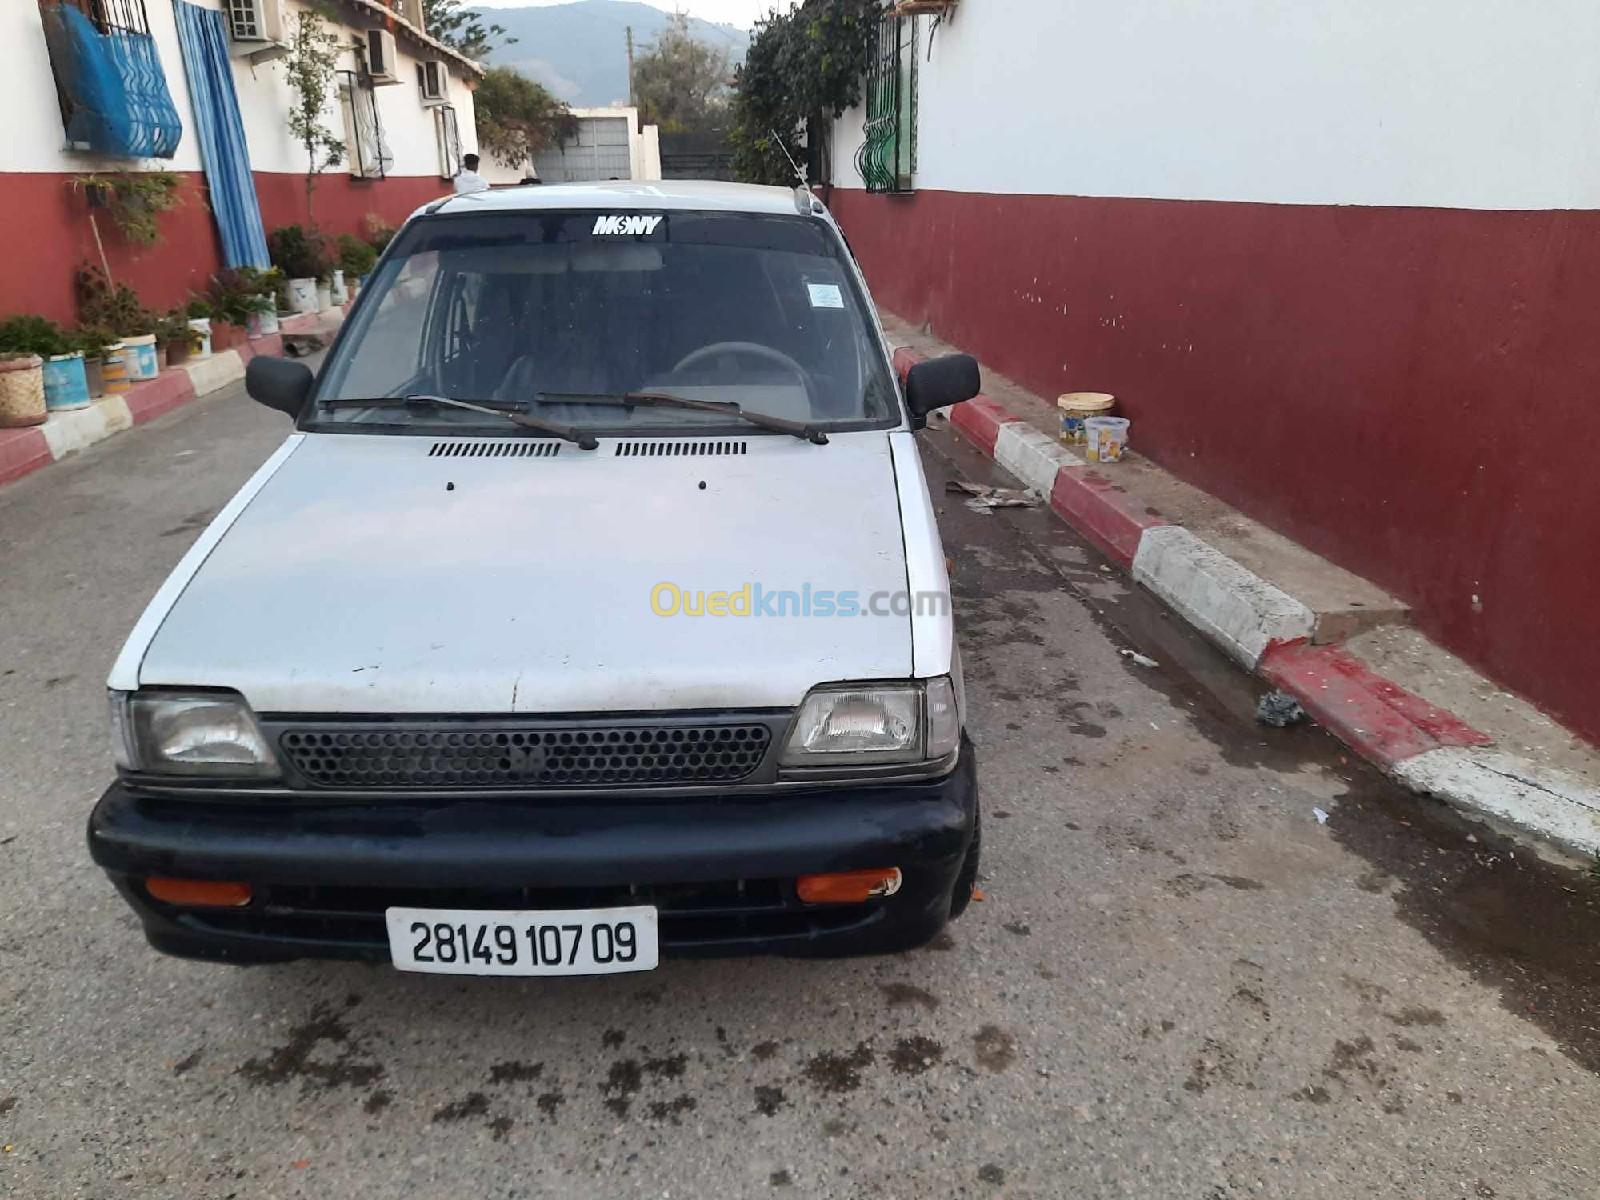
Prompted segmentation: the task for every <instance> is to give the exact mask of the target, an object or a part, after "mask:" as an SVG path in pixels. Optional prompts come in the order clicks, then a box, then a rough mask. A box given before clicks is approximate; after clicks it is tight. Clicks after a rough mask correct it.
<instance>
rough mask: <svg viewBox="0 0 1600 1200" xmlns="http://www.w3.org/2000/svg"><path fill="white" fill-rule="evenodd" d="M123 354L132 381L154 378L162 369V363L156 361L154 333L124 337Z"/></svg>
mask: <svg viewBox="0 0 1600 1200" xmlns="http://www.w3.org/2000/svg"><path fill="white" fill-rule="evenodd" d="M122 355H123V361H124V362H125V363H126V365H127V369H128V379H129V381H130V382H133V383H143V382H144V381H145V380H146V379H154V378H155V377H156V375H157V374H159V373H160V371H161V364H160V363H159V362H157V361H156V335H155V334H153V333H141V334H140V335H139V336H138V337H130V338H123V339H122Z"/></svg>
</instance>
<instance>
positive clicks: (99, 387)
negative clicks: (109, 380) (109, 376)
mask: <svg viewBox="0 0 1600 1200" xmlns="http://www.w3.org/2000/svg"><path fill="white" fill-rule="evenodd" d="M105 369H106V360H105V359H103V358H86V359H84V360H83V378H84V382H85V384H86V385H87V386H88V388H89V399H91V400H98V399H99V398H100V397H101V396H104V395H105V394H106V380H105Z"/></svg>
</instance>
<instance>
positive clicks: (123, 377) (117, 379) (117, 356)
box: [100, 342, 128, 396]
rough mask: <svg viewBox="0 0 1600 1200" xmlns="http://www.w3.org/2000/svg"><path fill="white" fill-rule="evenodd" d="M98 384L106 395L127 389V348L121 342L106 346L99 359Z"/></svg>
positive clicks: (115, 394) (113, 394)
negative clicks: (102, 355) (103, 353)
mask: <svg viewBox="0 0 1600 1200" xmlns="http://www.w3.org/2000/svg"><path fill="white" fill-rule="evenodd" d="M100 384H101V386H102V387H103V388H104V389H105V394H106V395H108V396H120V395H122V393H123V392H125V391H127V390H128V350H127V347H126V346H124V345H123V344H122V343H121V342H118V343H117V344H116V345H115V346H111V347H110V348H108V349H107V350H106V352H105V355H104V357H102V358H101V359H100Z"/></svg>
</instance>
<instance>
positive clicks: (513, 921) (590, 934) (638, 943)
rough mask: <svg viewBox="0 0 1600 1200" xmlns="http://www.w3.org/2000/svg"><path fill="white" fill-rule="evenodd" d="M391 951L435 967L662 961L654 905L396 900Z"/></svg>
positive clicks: (397, 960)
mask: <svg viewBox="0 0 1600 1200" xmlns="http://www.w3.org/2000/svg"><path fill="white" fill-rule="evenodd" d="M384 916H385V918H386V919H387V921H388V925H389V953H390V955H391V956H392V957H393V959H394V965H395V966H396V967H398V968H399V969H400V970H402V971H426V972H429V973H431V974H435V975H620V974H622V973H623V972H626V971H653V970H655V969H656V965H657V962H658V955H657V951H656V910H655V909H654V908H648V907H641V908H586V909H569V910H561V911H555V912H516V911H511V912H484V911H480V910H472V911H462V910H456V909H440V908H391V909H389V910H388V911H387V912H386V913H385V914H384Z"/></svg>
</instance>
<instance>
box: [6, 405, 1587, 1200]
mask: <svg viewBox="0 0 1600 1200" xmlns="http://www.w3.org/2000/svg"><path fill="white" fill-rule="evenodd" d="M284 432H285V423H284V422H283V421H282V419H281V418H279V417H277V416H275V415H274V414H271V413H268V412H266V411H264V410H261V409H259V408H256V407H254V406H252V405H251V404H249V403H248V402H247V401H245V400H243V399H242V398H241V397H240V396H238V395H237V394H225V395H223V396H220V397H218V398H214V399H212V400H209V401H205V402H201V403H199V404H196V405H193V406H191V407H189V408H187V409H185V410H182V411H179V412H177V413H174V414H171V415H170V416H168V417H166V418H164V419H162V420H160V421H157V422H154V423H152V424H151V425H148V426H145V427H142V428H140V429H138V430H135V431H134V432H132V433H129V434H125V435H123V436H121V437H118V438H115V439H113V440H112V441H110V442H107V443H103V444H102V445H100V446H98V447H95V448H93V449H91V450H90V451H88V452H86V453H84V454H82V455H80V456H78V457H76V458H74V459H72V460H70V461H68V462H66V463H63V464H61V465H58V466H55V467H52V468H50V469H49V470H46V471H44V472H41V473H39V474H38V475H35V476H33V477H30V478H29V479H26V480H23V481H21V482H19V483H17V484H15V485H12V486H10V487H8V488H6V489H4V490H3V491H0V1143H3V1149H0V1195H4V1196H7V1197H18V1198H23V1197H27V1198H32V1197H50V1198H54V1197H66V1196H85V1197H162V1198H167V1197H185V1198H187V1197H207V1198H210V1197H226V1196H237V1197H251V1198H256V1197H307V1198H318V1200H322V1198H327V1197H386V1198H387V1197H402V1196H403V1197H452V1198H454V1197H465V1196H471V1197H490V1196H493V1197H513V1196H517V1197H520V1196H596V1197H623V1196H655V1197H670V1196H682V1197H692V1196H701V1195H716V1196H719V1197H731V1196H774V1197H778V1196H785V1195H793V1196H841V1197H842V1196H849V1197H875V1198H880V1197H919V1198H920V1197H925V1196H932V1195H956V1196H977V1197H988V1196H1008V1197H1022V1196H1038V1197H1057V1196H1085V1197H1102V1196H1144V1197H1162V1198H1166V1197H1176V1198H1181V1200H1231V1198H1234V1197H1244V1196H1271V1197H1279V1196H1281V1197H1296V1198H1307V1197H1338V1198H1339V1200H1348V1198H1349V1197H1352V1196H1362V1197H1366V1196H1397V1197H1451V1198H1454V1197H1490V1196H1500V1197H1591V1196H1596V1195H1600V1131H1597V1117H1600V1081H1597V1079H1596V1077H1595V1071H1596V1070H1597V1069H1600V1032H1597V1029H1596V1026H1597V1025H1600V1021H1597V1020H1596V998H1597V996H1600V969H1597V966H1596V955H1595V950H1594V943H1593V937H1592V934H1593V931H1594V929H1595V921H1596V911H1597V910H1596V899H1597V896H1600V892H1597V889H1596V888H1595V887H1594V886H1593V885H1591V884H1590V883H1589V882H1588V880H1587V879H1586V878H1585V876H1584V875H1583V874H1581V873H1578V872H1574V871H1570V870H1565V869H1561V868H1558V867H1554V866H1550V865H1547V864H1545V863H1544V862H1542V861H1541V860H1540V859H1539V858H1538V857H1537V856H1535V855H1534V854H1531V853H1529V852H1528V851H1527V850H1526V849H1522V848H1518V847H1513V846H1511V845H1510V844H1508V843H1507V842H1505V841H1504V840H1503V839H1501V838H1500V837H1498V836H1496V835H1495V834H1493V833H1491V832H1490V831H1488V830H1486V829H1483V828H1480V827H1475V826H1471V825H1468V824H1466V823H1464V822H1462V821H1460V820H1459V819H1457V818H1454V817H1452V816H1450V815H1448V814H1447V813H1445V812H1443V810H1440V809H1438V808H1435V807H1433V806H1430V805H1427V804H1425V803H1423V802H1420V801H1417V800H1414V799H1412V798H1409V797H1405V796H1401V795H1398V794H1396V793H1395V792H1394V791H1392V790H1391V789H1390V788H1389V787H1387V786H1386V785H1385V784H1384V783H1383V782H1382V781H1381V780H1379V779H1378V778H1377V777H1375V776H1373V775H1372V774H1370V773H1369V772H1367V771H1366V770H1365V769H1364V768H1361V767H1359V766H1356V765H1352V764H1349V763H1347V762H1345V761H1344V760H1343V758H1342V757H1341V756H1340V752H1339V750H1338V748H1337V747H1336V746H1335V745H1334V744H1333V743H1331V742H1330V741H1328V740H1327V739H1326V738H1324V737H1323V736H1322V735H1321V734H1320V733H1318V732H1317V731H1315V730H1311V729H1301V730H1295V731H1291V732H1287V733H1280V732H1276V731H1268V730H1264V729H1262V728H1260V727H1258V726H1257V725H1255V724H1254V722H1253V721H1252V720H1251V718H1250V709H1251V706H1252V704H1253V701H1254V692H1253V690H1252V688H1251V685H1250V683H1249V681H1248V680H1246V679H1245V678H1244V677H1242V676H1241V675H1239V674H1238V673H1236V672H1235V671H1234V670H1233V669H1232V668H1231V667H1230V666H1228V665H1227V664H1226V663H1225V662H1224V661H1223V660H1222V659H1221V658H1220V657H1219V656H1217V655H1215V654H1214V653H1213V652H1211V651H1210V649H1209V648H1207V647H1205V646H1204V645H1201V644H1199V643H1197V642H1196V641H1195V640H1194V639H1192V638H1191V637H1189V636H1188V635H1187V634H1185V633H1184V632H1182V631H1181V630H1179V629H1177V628H1174V627H1173V626H1172V625H1171V624H1170V623H1169V622H1167V621H1166V620H1165V619H1164V618H1163V617H1162V615H1161V613H1160V611H1159V609H1157V608H1156V607H1155V606H1153V605H1151V604H1150V603H1149V602H1148V601H1147V600H1146V599H1145V598H1144V597H1142V596H1140V595H1139V594H1137V593H1132V592H1130V591H1129V590H1128V589H1127V588H1126V586H1125V585H1124V584H1123V583H1122V582H1121V581H1119V580H1118V579H1117V577H1116V576H1114V575H1113V574H1111V573H1109V572H1108V571H1106V570H1105V569H1103V567H1102V565H1101V564H1100V562H1099V560H1098V559H1097V558H1096V557H1095V556H1094V555H1093V553H1092V552H1090V551H1087V550H1085V549H1084V548H1082V547H1081V546H1080V545H1079V544H1078V543H1076V542H1075V541H1074V540H1073V538H1072V537H1071V535H1070V534H1068V533H1067V532H1066V531H1065V530H1064V529H1062V528H1061V527H1060V526H1059V525H1057V524H1056V523H1054V522H1053V521H1052V520H1051V518H1049V516H1048V515H1047V514H1044V513H1040V512H1037V511H1013V512H1003V513H1000V514H996V515H979V514H976V513H973V512H970V511H968V510H967V509H966V508H965V506H964V505H963V504H962V503H961V501H960V500H959V499H957V498H955V497H944V496H940V497H938V498H937V499H938V502H939V503H940V505H941V507H942V508H943V510H944V513H943V520H944V522H945V539H946V545H947V549H948V550H949V552H950V553H951V555H952V556H953V557H954V558H955V560H956V578H957V590H958V603H959V612H960V617H961V620H962V622H963V638H964V646H965V658H966V663H967V667H968V688H969V693H970V696H971V701H972V708H973V725H974V734H975V738H976V741H977V744H978V748H979V753H980V755H981V778H982V787H983V793H984V797H985V804H986V806H987V809H986V811H987V821H986V842H987V846H986V849H987V858H986V864H985V870H984V878H983V887H984V891H985V898H984V901H983V902H982V903H980V904H975V905H974V906H973V908H972V911H971V913H970V914H969V915H968V916H967V917H966V918H964V919H963V920H962V921H961V922H959V923H958V924H957V925H955V926H953V927H952V929H951V931H950V933H949V934H948V935H947V936H946V937H944V938H942V939H941V940H940V941H939V942H938V943H936V944H935V945H934V946H932V947H930V948H929V949H927V950H924V951H920V952H917V953H914V954H910V955H906V956H902V957H898V958H893V959H879V960H865V961H852V962H842V963H828V962H812V963H794V962H785V961H750V962H730V963H668V964H667V965H665V966H664V967H663V968H662V969H661V970H660V971H658V972H656V973H654V974H652V975H648V976H640V977H627V978H620V977H619V978H613V979H605V980H598V981H595V980H577V981H561V982H508V981H479V980H469V981H452V980H450V979H446V978H433V977H419V976H405V975H400V974H398V973H395V972H393V971H390V970H388V969H378V968H372V967H363V966H351V965H329V964H297V965H292V966H287V967H274V968H258V969H252V970H237V969H230V968H221V967H210V966H201V965H194V964H187V963H183V962H179V961H175V960H171V959H167V958H163V957H160V956H157V955H156V954H154V953H153V952H151V951H150V950H148V949H147V948H146V946H145V944H144V942H143V939H142V938H141V936H140V934H139V932H138V930H137V928H136V926H135V922H134V920H133V918H132V917H131V915H130V914H129V913H128V912H126V911H125V910H124V908H123V905H122V903H121V901H120V900H118V899H117V898H116V897H115V896H114V895H113V893H112V891H111V889H110V888H109V886H107V884H106V883H105V881H104V880H103V879H102V878H101V877H100V875H99V874H98V872H97V871H96V870H95V869H94V868H93V866H92V865H91V864H90V863H89V861H88V858H87V855H86V853H85V850H84V845H83V823H84V818H85V816H86V814H87V812H88V810H89V807H90V805H91V804H92V803H93V800H94V799H95V797H96V796H97V795H98V791H99V788H100V787H101V786H102V784H103V783H104V781H105V779H106V776H107V772H108V770H109V767H108V758H107V750H106V741H107V739H106V734H105V729H104V725H105V721H104V716H103V708H104V701H103V694H102V686H103V680H104V678H105V675H106V671H107V669H108V667H109V666H110V663H111V660H112V657H113V656H114V654H115V652H116V650H117V647H118V646H119V644H120V642H121V640H122V638H123V636H124V634H125V633H126V631H127V630H128V628H129V627H130V626H131V625H132V623H133V621H134V619H135V617H136V616H137V614H138V613H139V611H140V609H141V607H142V606H143V604H144V603H145V600H146V599H147V598H148V597H149V596H150V594H151V593H152V592H153V591H154V590H155V588H156V587H157V585H158V584H159V583H160V581H161V579H162V578H163V576H164V575H165V573H166V572H167V570H168V569H169V568H170V567H171V566H172V565H173V564H174V563H175V562H176V561H177V560H178V558H179V556H180V555H181V554H182V552H183V550H184V548H185V547H186V546H187V545H188V543H189V542H190V541H191V540H192V539H193V538H194V537H195V535H196V534H197V533H198V532H199V530H200V529H201V528H202V527H203V526H204V525H205V523H206V522H207V521H208V520H209V519H210V517H211V515H212V514H213V513H215V512H216V511H217V510H218V509H219V508H220V507H221V506H222V504H223V503H224V502H225V501H226V499H227V498H228V496H229V495H230V494H231V493H232V492H233V490H234V489H235V487H236V486H237V485H238V484H239V483H240V482H241V481H242V480H243V479H244V478H245V477H246V476H247V475H248V474H249V473H250V471H251V470H252V468H253V467H254V466H255V465H256V463H258V462H259V461H260V460H261V459H263V458H264V457H265V456H266V455H267V454H268V453H269V452H270V451H271V449H272V448H273V447H274V446H275V445H276V444H277V442H278V440H279V438H280V437H281V436H282V435H283V433H284ZM928 446H929V449H930V453H929V454H928V460H929V464H930V469H931V470H932V472H933V474H934V476H935V478H936V479H937V480H939V481H940V483H941V485H942V481H943V480H944V479H946V478H949V477H951V476H953V475H956V474H961V475H964V476H966V477H968V478H976V479H988V478H990V475H989V468H987V467H986V466H985V465H984V464H983V463H982V462H981V460H979V459H977V458H976V457H975V456H973V455H971V454H970V453H969V452H968V451H966V449H965V448H964V447H961V446H959V445H956V444H954V443H953V442H952V441H951V439H950V437H949V435H948V434H944V433H931V434H930V435H928ZM822 453H825V452H822ZM306 603H307V604H314V603H315V597H311V596H308V597H306ZM240 636H241V637H248V636H249V631H248V630H245V629H241V630H240ZM1127 649H1137V650H1139V651H1141V652H1142V653H1144V654H1145V655H1147V656H1149V657H1150V658H1153V659H1155V660H1156V661H1157V662H1158V663H1159V664H1160V665H1158V666H1156V667H1147V666H1142V665H1139V664H1138V663H1137V662H1135V661H1134V660H1132V659H1130V658H1129V657H1127V656H1126V655H1125V654H1124V653H1122V652H1123V651H1124V650H1127ZM1319 808H1320V809H1322V810H1324V811H1325V812H1326V813H1328V814H1330V815H1329V819H1328V821H1327V823H1326V824H1323V823H1320V822H1319V821H1318V819H1317V818H1316V816H1315V815H1314V810H1316V809H1319Z"/></svg>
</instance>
